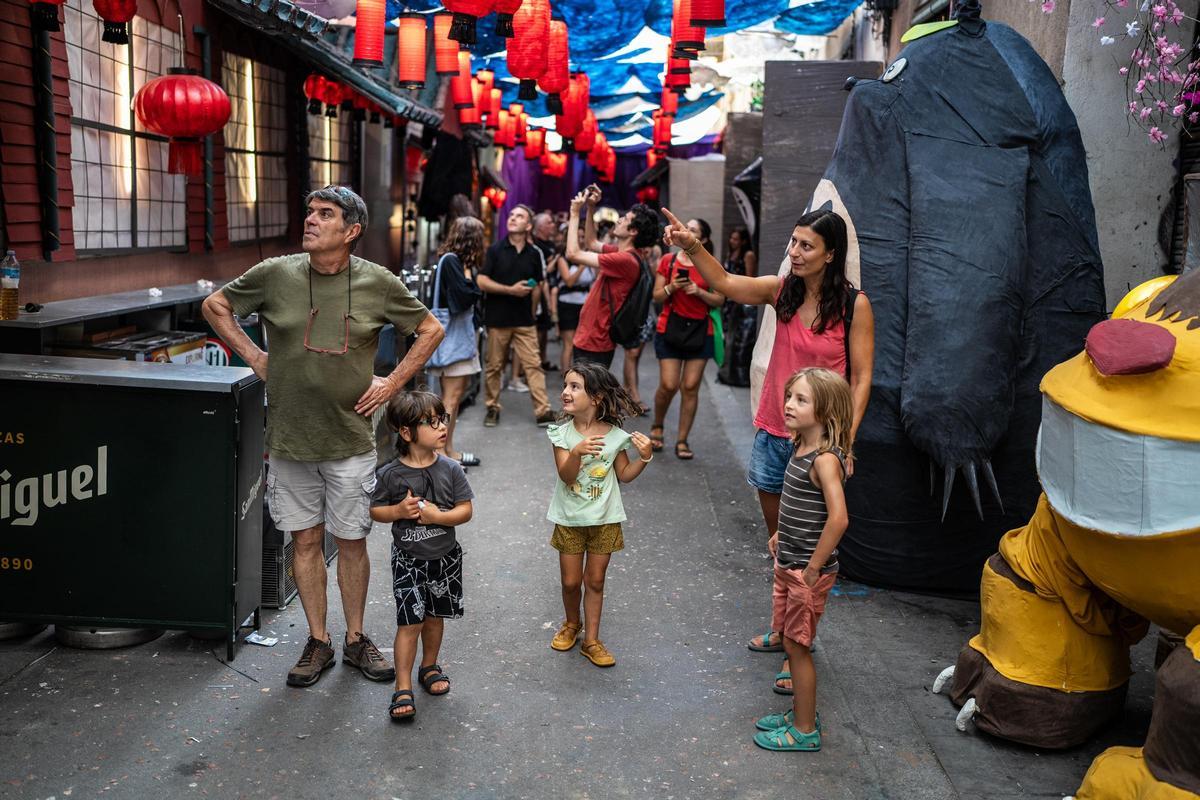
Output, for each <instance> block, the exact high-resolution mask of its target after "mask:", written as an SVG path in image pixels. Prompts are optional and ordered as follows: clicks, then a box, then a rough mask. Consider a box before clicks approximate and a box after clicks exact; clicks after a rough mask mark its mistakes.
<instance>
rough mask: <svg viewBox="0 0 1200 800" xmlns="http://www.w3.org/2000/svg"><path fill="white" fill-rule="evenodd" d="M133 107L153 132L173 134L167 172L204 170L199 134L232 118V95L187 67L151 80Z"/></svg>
mask: <svg viewBox="0 0 1200 800" xmlns="http://www.w3.org/2000/svg"><path fill="white" fill-rule="evenodd" d="M133 110H134V113H136V114H137V117H138V119H139V120H141V123H142V125H143V126H144V127H145V128H146V129H147V130H149V131H150V132H151V133H157V134H159V135H160V136H167V137H170V140H171V141H170V149H169V159H168V163H169V166H168V171H169V172H171V173H173V174H176V175H181V174H182V175H193V176H197V175H200V173H201V164H202V159H201V148H200V137H202V136H209V135H211V134H213V133H216V132H217V131H219V130H221V128H222V127H223V126H224V125H225V123H226V122H228V121H229V112H230V104H229V95H227V94H225V90H224V89H222V88H221V87H220V86H218V85H217V84H215V83H213V82H212V81H210V80H206V79H205V78H202V77H200V76H199V75H194V74H191V73H190V72H189V71H187V70H183V69H172V70H171V73H170V74H169V75H163V76H162V77H159V78H154V79H153V80H151V81H148V82H147V83H146V84H145V85H144V86H142V88H141V89H139V90H138V93H137V96H135V97H134V98H133Z"/></svg>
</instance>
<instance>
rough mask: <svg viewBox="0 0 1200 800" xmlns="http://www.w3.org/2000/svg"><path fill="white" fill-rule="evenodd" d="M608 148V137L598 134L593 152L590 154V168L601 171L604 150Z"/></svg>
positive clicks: (588, 158)
mask: <svg viewBox="0 0 1200 800" xmlns="http://www.w3.org/2000/svg"><path fill="white" fill-rule="evenodd" d="M607 147H608V137H607V136H605V135H604V134H603V133H597V134H596V141H595V142H593V143H592V150H591V152H589V153H588V157H587V163H588V164H589V165H590V166H592V167H595V168H596V169H599V168H600V163H601V161H602V160H603V158H604V150H605V148H607Z"/></svg>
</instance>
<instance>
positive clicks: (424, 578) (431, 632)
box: [371, 392, 475, 721]
mask: <svg viewBox="0 0 1200 800" xmlns="http://www.w3.org/2000/svg"><path fill="white" fill-rule="evenodd" d="M448 420H449V415H448V414H446V409H445V407H444V406H443V405H442V400H441V398H440V397H438V396H437V395H435V394H431V393H430V392H402V393H400V394H399V395H397V396H396V397H395V398H393V399H392V401H391V402H390V403H389V404H388V408H387V421H388V425H389V426H391V428H392V430H394V431H395V432H396V451H397V457H396V458H394V459H393V460H391V461H389V462H388V463H386V464H384V465H383V466H382V467H380V468H379V469H378V470H376V473H375V486H374V488H373V490H372V492H371V519H373V520H375V521H376V522H390V523H392V591H393V593H394V594H395V596H396V626H397V627H396V644H395V657H396V691H395V692H394V693H393V694H392V700H391V703H390V704H389V706H388V714H389V716H391V718H392V720H393V721H400V720H411V719H412V718H413V717H414V716H415V715H416V712H417V707H416V703H415V700H416V698H415V697H414V696H413V690H412V689H413V686H412V669H413V662H414V661H415V660H416V655H417V640H418V639H420V642H421V668H420V670H419V671H418V672H417V680H418V681H419V682H420V684H421V686H422V688H424V689H425V691H426V692H428V693H429V694H431V695H442V694H446V693H447V692H449V691H450V679H449V678H448V677H446V673H445V672H443V671H442V668H441V666H439V665H438V663H437V660H438V651H439V649H440V648H441V645H442V631H443V624H444V623H443V620H446V619H458V618H459V617H461V616H462V615H463V599H462V547H460V546H459V544H458V541H457V539H456V537H455V527H456V526H458V525H462V524H464V523H466V522H467V521H469V520H470V519H471V514H472V507H471V500H472V498H474V496H475V494H474V492H472V491H471V486H470V484H469V483H467V476H466V473H465V472H464V471H463V468H462V465H460V464H459V463H458V462H457V461H454V460H453V459H449V458H446V457H445V456H443V455H440V454H439V453H438V452H437V450H438V449H440V448H442V447H443V446H445V444H446V423H447V421H448Z"/></svg>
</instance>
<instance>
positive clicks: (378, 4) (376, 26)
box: [354, 0, 387, 67]
mask: <svg viewBox="0 0 1200 800" xmlns="http://www.w3.org/2000/svg"><path fill="white" fill-rule="evenodd" d="M386 8H387V4H386V2H385V1H384V0H358V5H357V7H356V8H355V10H354V63H355V64H357V65H359V66H363V67H382V66H383V31H384V28H385V27H386V26H387V20H385V19H384V16H385V14H384V12H385V9H386Z"/></svg>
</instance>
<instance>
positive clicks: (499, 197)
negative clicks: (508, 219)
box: [483, 186, 508, 209]
mask: <svg viewBox="0 0 1200 800" xmlns="http://www.w3.org/2000/svg"><path fill="white" fill-rule="evenodd" d="M483 196H484V197H486V198H487V201H488V203H490V204H491V206H492V208H494V209H498V208H500V206H502V205H504V201H505V200H506V199H507V198H508V192H506V191H504V190H503V189H501V188H499V187H497V186H489V187H488V188H486V189H484V190H483Z"/></svg>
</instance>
